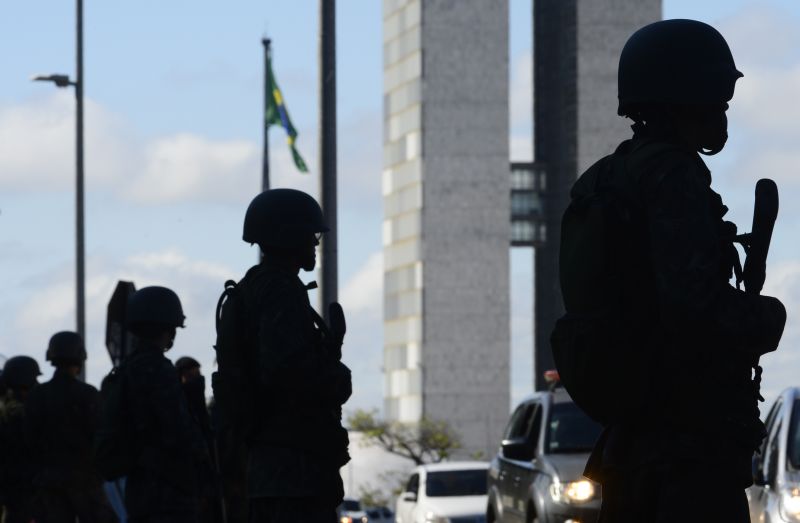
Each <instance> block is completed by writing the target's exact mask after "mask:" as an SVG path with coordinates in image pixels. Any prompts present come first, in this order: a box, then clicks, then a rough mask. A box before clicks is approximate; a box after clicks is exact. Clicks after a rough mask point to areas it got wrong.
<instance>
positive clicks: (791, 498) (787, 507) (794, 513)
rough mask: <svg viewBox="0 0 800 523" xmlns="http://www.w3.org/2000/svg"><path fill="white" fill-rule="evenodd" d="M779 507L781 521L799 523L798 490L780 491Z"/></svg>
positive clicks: (799, 489) (799, 503)
mask: <svg viewBox="0 0 800 523" xmlns="http://www.w3.org/2000/svg"><path fill="white" fill-rule="evenodd" d="M779 505H780V513H781V517H782V518H783V519H785V520H786V521H792V522H800V488H797V487H793V488H787V489H784V490H782V491H781V500H780V504H779Z"/></svg>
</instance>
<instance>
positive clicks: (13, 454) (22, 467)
mask: <svg viewBox="0 0 800 523" xmlns="http://www.w3.org/2000/svg"><path fill="white" fill-rule="evenodd" d="M28 443H29V442H28V438H27V437H26V434H25V405H24V404H23V403H22V402H20V401H19V400H17V399H16V398H15V397H14V394H13V392H10V391H9V392H7V393H6V395H5V397H4V398H3V400H2V404H0V502H2V505H3V507H4V517H3V521H4V523H29V522H30V521H31V520H32V519H33V508H34V502H33V488H32V485H33V478H34V474H35V469H34V467H33V465H32V461H33V459H32V458H33V454H32V452H31V448H30V445H29V444H28Z"/></svg>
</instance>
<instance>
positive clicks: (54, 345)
mask: <svg viewBox="0 0 800 523" xmlns="http://www.w3.org/2000/svg"><path fill="white" fill-rule="evenodd" d="M45 357H46V359H47V361H49V362H50V363H51V364H52V365H53V367H55V368H57V369H62V370H67V371H68V372H70V374H72V375H74V376H77V375H78V373H79V372H80V369H81V367H82V366H83V363H84V362H85V361H86V348H85V346H84V344H83V338H81V336H80V334H78V333H77V332H71V331H61V332H57V333H55V334H53V336H52V337H51V338H50V343H48V345H47V353H46V355H45Z"/></svg>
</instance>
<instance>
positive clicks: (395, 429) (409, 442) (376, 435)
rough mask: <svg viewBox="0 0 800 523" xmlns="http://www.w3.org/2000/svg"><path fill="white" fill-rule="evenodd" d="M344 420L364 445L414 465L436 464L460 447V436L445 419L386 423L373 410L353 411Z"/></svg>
mask: <svg viewBox="0 0 800 523" xmlns="http://www.w3.org/2000/svg"><path fill="white" fill-rule="evenodd" d="M347 422H348V424H349V425H350V429H351V430H355V431H358V432H361V433H363V434H364V440H363V441H364V443H365V444H366V445H378V446H379V447H381V448H382V449H384V450H385V451H387V452H391V453H392V454H395V455H397V456H402V457H404V458H406V459H410V460H411V461H413V462H414V464H415V465H423V464H425V463H439V462H440V461H443V460H445V459H447V458H449V457H450V455H451V453H452V452H453V451H454V450H458V449H460V448H461V438H460V437H459V436H458V434H456V433H455V431H453V429H452V428H451V427H450V425H449V424H448V423H447V422H445V421H435V420H430V419H427V418H422V420H420V421H419V423H414V424H407V423H398V422H387V421H384V420H380V419H378V418H377V411H375V410H371V411H365V410H356V411H355V412H354V413H353V414H351V415H350V416H349V417H348V419H347Z"/></svg>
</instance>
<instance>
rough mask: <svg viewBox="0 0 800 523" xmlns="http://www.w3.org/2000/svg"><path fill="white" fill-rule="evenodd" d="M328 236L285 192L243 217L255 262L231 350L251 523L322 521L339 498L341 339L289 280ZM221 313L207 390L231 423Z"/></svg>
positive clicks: (345, 386) (243, 284)
mask: <svg viewBox="0 0 800 523" xmlns="http://www.w3.org/2000/svg"><path fill="white" fill-rule="evenodd" d="M327 230H328V227H327V226H326V225H325V223H324V220H323V216H322V210H321V209H320V207H319V205H318V204H317V202H316V201H315V200H314V199H313V198H312V197H311V196H309V195H308V194H305V193H303V192H300V191H296V190H291V189H273V190H269V191H265V192H263V193H261V194H260V195H258V196H256V197H255V198H254V199H253V201H252V202H251V203H250V206H249V207H248V209H247V213H246V216H245V220H244V234H243V239H244V241H246V242H248V243H256V244H258V245H259V247H261V250H262V252H263V255H264V256H263V261H262V262H261V263H260V264H259V265H256V266H254V267H252V268H251V269H250V270H249V271H248V272H247V274H246V275H245V276H244V278H243V279H242V280H241V281H240V282H239V284H238V285H236V286H235V289H236V293H235V295H234V296H235V297H234V300H235V301H236V303H235V306H236V315H237V318H236V321H235V324H238V325H240V326H241V330H240V331H239V332H240V334H241V335H240V336H238V339H239V343H240V345H239V347H240V349H241V351H243V355H244V360H245V361H247V362H251V365H248V366H247V367H246V368H245V369H244V376H245V379H246V380H247V386H248V389H247V390H249V391H250V394H251V396H252V398H251V401H250V402H249V408H250V409H251V410H252V412H250V419H252V420H254V423H253V424H252V425H251V426H250V427H248V430H247V448H248V467H247V493H248V496H249V498H250V515H249V518H250V521H252V522H275V523H278V522H280V523H282V522H289V521H304V522H307V523H316V522H324V523H330V522H331V521H334V520H335V517H336V514H335V509H336V506H337V505H338V504H339V503H340V502H341V500H342V497H343V487H342V480H341V477H340V475H339V468H340V467H341V466H342V465H344V464H345V463H347V461H348V460H349V455H348V453H347V445H348V441H347V431H346V430H345V429H344V428H342V426H341V419H340V409H341V406H342V405H343V404H344V402H345V401H346V400H347V399H348V397H349V396H350V393H351V384H350V371H349V369H348V368H347V367H346V366H344V365H343V364H342V363H341V361H340V358H341V346H340V342H341V336H339V337H338V340H336V339H335V338H336V336H335V335H332V333H331V329H329V328H328V326H327V325H325V324H324V322H323V321H322V319H321V318H320V317H319V316H318V315H317V313H316V312H315V311H314V309H313V308H312V307H311V304H310V303H309V299H308V295H307V287H306V286H305V285H304V284H303V282H302V281H301V280H300V279H299V278H298V273H299V272H300V270H301V269H302V270H305V271H312V270H314V267H315V265H316V246H317V245H318V244H319V239H320V235H321V233H323V232H325V231H327ZM227 310H228V309H226V308H225V307H223V308H222V325H223V327H222V329H223V330H222V334H221V333H220V330H218V338H217V340H218V343H217V357H218V363H219V371H218V373H217V374H216V376H215V378H214V391H215V396H216V398H217V400H218V401H219V407H220V409H221V411H222V412H221V414H223V415H225V416H228V415H229V414H233V416H231V417H233V418H236V417H240V416H237V415H236V414H235V413H229V412H225V411H226V409H228V410H229V409H230V408H231V407H230V405H231V403H230V402H229V401H226V400H229V398H230V396H229V395H228V396H226V394H235V388H231V385H235V384H231V383H230V382H226V379H228V377H229V376H230V374H228V373H229V372H230V370H231V368H230V367H229V366H228V365H229V362H228V360H227V359H226V356H227V357H228V358H230V352H229V349H230V347H227V346H226V343H227V342H226V340H225V331H224V329H225V327H224V325H225V324H226V322H227V321H228V318H226V313H227ZM339 311H341V309H339ZM342 323H343V318H342ZM342 327H343V325H342ZM343 334H344V333H343V332H341V335H343ZM248 369H249V370H248ZM234 370H235V369H234ZM231 391H233V392H231Z"/></svg>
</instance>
